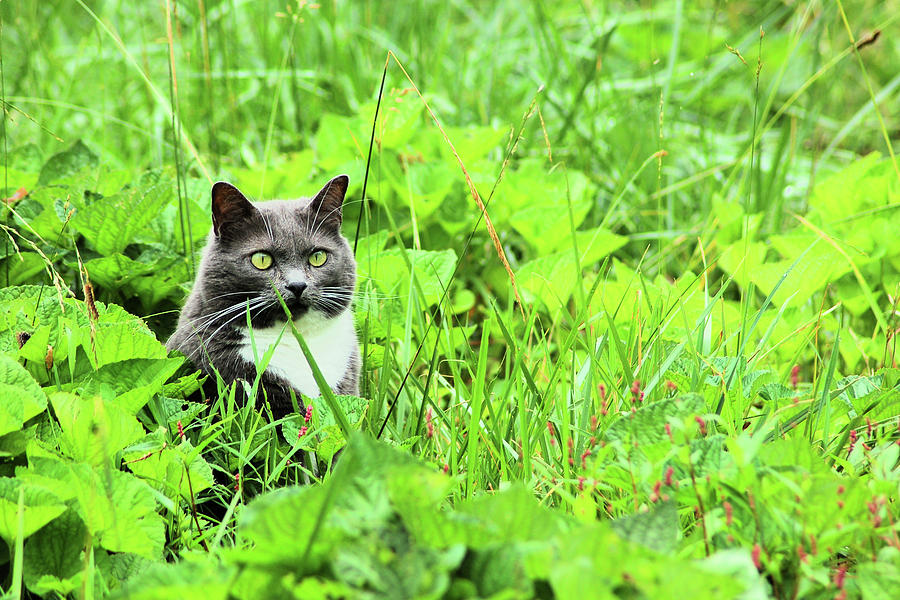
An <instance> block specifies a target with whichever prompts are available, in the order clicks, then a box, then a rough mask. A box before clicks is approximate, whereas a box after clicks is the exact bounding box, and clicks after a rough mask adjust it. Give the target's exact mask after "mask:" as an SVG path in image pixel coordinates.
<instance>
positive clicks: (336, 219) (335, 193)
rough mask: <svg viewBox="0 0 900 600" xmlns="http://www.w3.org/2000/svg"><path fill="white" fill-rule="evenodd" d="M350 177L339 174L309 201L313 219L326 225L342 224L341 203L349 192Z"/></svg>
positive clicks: (338, 226)
mask: <svg viewBox="0 0 900 600" xmlns="http://www.w3.org/2000/svg"><path fill="white" fill-rule="evenodd" d="M348 185H350V178H349V177H347V176H346V175H338V176H337V177H335V178H334V179H332V180H331V181H329V182H328V183H326V184H325V187H323V188H322V189H321V190H319V193H318V194H316V197H315V198H313V199H312V202H310V203H309V210H310V212H311V213H312V215H313V220H315V221H317V222H320V223H323V224H325V225H333V226H334V227H336V228H340V226H341V205H342V204H343V203H344V196H345V195H346V194H347V186H348Z"/></svg>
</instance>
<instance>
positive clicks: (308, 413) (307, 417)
mask: <svg viewBox="0 0 900 600" xmlns="http://www.w3.org/2000/svg"><path fill="white" fill-rule="evenodd" d="M312 411H313V405H312V404H310V405H308V406H307V407H306V414H305V415H303V420H304V421H306V422H307V423H309V420H310V419H312Z"/></svg>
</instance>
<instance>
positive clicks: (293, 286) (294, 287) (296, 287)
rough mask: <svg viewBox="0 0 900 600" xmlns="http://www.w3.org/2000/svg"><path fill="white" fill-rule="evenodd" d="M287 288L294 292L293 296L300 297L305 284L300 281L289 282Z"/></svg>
mask: <svg viewBox="0 0 900 600" xmlns="http://www.w3.org/2000/svg"><path fill="white" fill-rule="evenodd" d="M287 289H288V290H289V291H290V292H291V293H293V294H294V297H295V298H300V297H301V296H302V295H303V292H304V291H305V290H306V284H305V283H304V282H302V281H299V282H295V283H289V284H288V285H287Z"/></svg>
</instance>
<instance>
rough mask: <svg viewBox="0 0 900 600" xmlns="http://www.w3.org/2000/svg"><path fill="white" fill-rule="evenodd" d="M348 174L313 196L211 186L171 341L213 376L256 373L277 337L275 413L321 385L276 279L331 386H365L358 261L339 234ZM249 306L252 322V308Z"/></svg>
mask: <svg viewBox="0 0 900 600" xmlns="http://www.w3.org/2000/svg"><path fill="white" fill-rule="evenodd" d="M348 184H349V179H348V178H347V176H346V175H339V176H337V177H335V178H334V179H332V180H331V181H329V182H328V183H327V184H325V186H324V187H323V188H322V189H321V190H320V191H319V193H318V194H316V195H315V196H314V197H313V198H307V199H300V200H272V201H269V202H263V203H252V202H250V201H249V200H248V199H247V198H246V197H245V196H244V195H243V194H242V193H241V192H240V191H239V190H238V189H237V188H236V187H234V186H233V185H231V184H229V183H226V182H224V181H220V182H218V183H216V184H214V185H213V187H212V230H211V231H210V233H209V237H208V239H207V244H206V247H205V248H204V250H203V255H202V258H201V260H200V268H199V270H198V271H197V277H196V280H195V282H194V287H193V289H192V291H191V293H190V295H189V296H188V298H187V301H186V302H185V305H184V308H183V309H182V311H181V315H180V316H179V319H178V327H177V329H176V330H175V333H173V334H172V337H170V338H169V340H168V342H167V343H166V347H167V348H168V349H169V350H179V351H180V352H181V353H182V354H184V355H185V356H186V357H187V358H188V360H190V361H191V363H193V365H194V366H195V367H197V368H199V369H200V370H201V371H202V372H203V373H205V374H207V375H210V379H211V380H215V373H216V372H218V374H219V375H221V377H222V379H223V380H224V381H225V382H226V383H230V382H232V381H234V380H236V379H243V380H244V381H247V382H250V383H252V382H253V381H254V380H255V378H256V374H257V367H256V365H257V364H258V363H259V361H260V360H261V359H262V357H263V355H264V354H265V353H266V351H267V350H268V349H269V348H270V347H271V346H273V345H274V344H275V343H276V341H277V340H278V339H279V336H281V337H280V342H278V345H277V347H276V349H275V350H274V354H273V355H272V358H271V361H270V362H269V364H268V366H267V367H266V370H265V372H264V373H263V374H262V376H261V379H260V385H261V390H260V393H259V394H258V400H257V401H258V404H259V405H261V404H262V398H263V396H264V397H265V398H266V399H267V400H268V402H269V406H270V407H271V409H272V413H273V416H274V417H275V418H280V417H283V416H285V415H286V414H288V413H290V412H291V411H292V410H293V403H292V402H291V390H293V391H294V393H295V397H296V398H297V401H298V406H300V407H301V408H302V402H301V396H300V394H304V395H306V396H309V397H316V396H318V395H319V386H318V385H317V384H316V381H315V379H314V378H313V374H312V369H311V368H310V366H309V364H308V363H307V361H306V358H305V357H304V355H303V353H302V351H301V350H300V346H299V344H298V343H297V340H296V338H295V337H294V336H293V334H292V332H291V328H290V327H289V326H288V325H287V317H286V315H285V313H284V309H283V307H282V306H281V304H280V302H279V301H278V297H277V296H276V294H275V292H274V290H273V286H274V288H277V289H278V291H279V292H280V293H281V296H282V297H283V298H284V301H285V304H287V306H288V308H289V309H290V312H291V316H292V318H293V322H294V324H295V325H296V327H297V329H298V330H299V331H300V333H301V334H302V336H303V338H304V340H305V341H306V344H307V345H308V346H309V349H310V351H311V352H312V355H313V357H314V359H315V362H316V365H317V366H318V367H319V369H320V370H321V371H322V375H323V376H324V377H325V381H326V382H327V383H328V386H329V387H330V388H331V389H332V390H333V391H334V392H335V393H337V394H349V395H354V396H356V395H358V394H359V370H360V355H359V344H358V342H357V339H356V330H355V328H354V324H353V312H352V310H351V302H352V299H353V291H354V289H355V286H356V261H355V259H354V257H353V251H352V250H351V249H350V244H349V243H348V242H347V239H346V238H345V237H344V236H343V235H341V220H342V215H341V212H342V206H343V202H344V196H345V195H346V193H347V186H348ZM248 312H249V315H250V327H248V326H247V315H248Z"/></svg>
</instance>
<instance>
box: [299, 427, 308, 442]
mask: <svg viewBox="0 0 900 600" xmlns="http://www.w3.org/2000/svg"><path fill="white" fill-rule="evenodd" d="M307 431H309V428H308V427H307V426H306V425H304V426H303V427H301V428H300V431H298V432H297V439H298V440H299V439H300V438H302V437H303V436H304V435H306V432H307Z"/></svg>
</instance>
